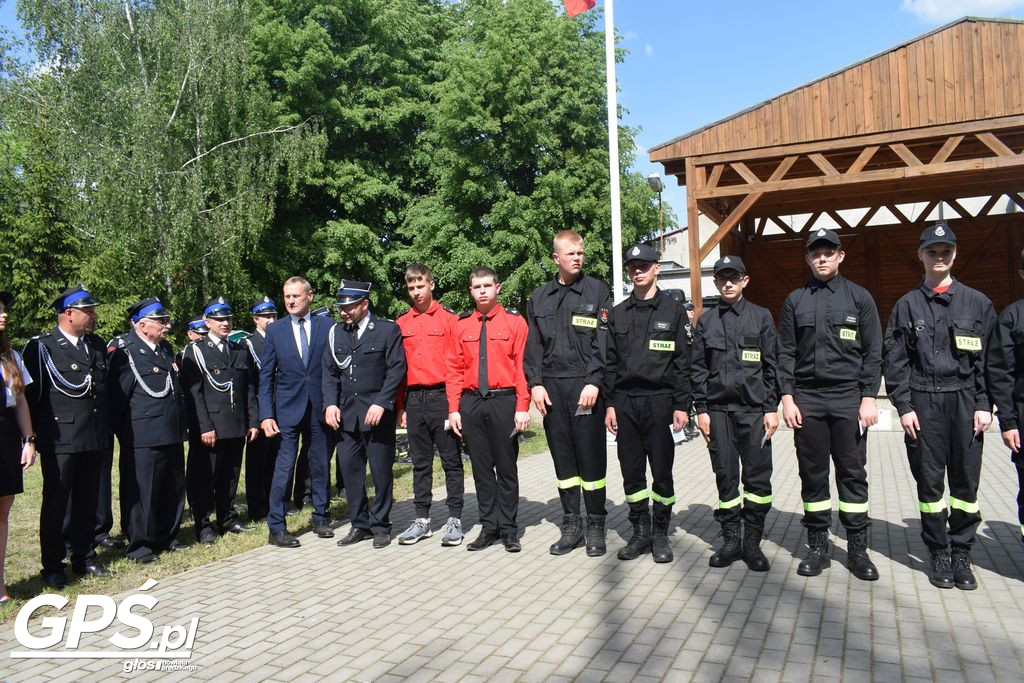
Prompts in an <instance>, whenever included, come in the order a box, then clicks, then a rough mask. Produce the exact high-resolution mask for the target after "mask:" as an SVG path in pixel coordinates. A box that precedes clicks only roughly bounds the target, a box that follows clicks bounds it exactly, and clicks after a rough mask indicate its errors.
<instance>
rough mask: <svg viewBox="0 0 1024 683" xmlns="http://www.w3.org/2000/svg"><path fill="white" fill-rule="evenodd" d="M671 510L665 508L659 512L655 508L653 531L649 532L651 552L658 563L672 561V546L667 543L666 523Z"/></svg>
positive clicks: (670, 516)
mask: <svg viewBox="0 0 1024 683" xmlns="http://www.w3.org/2000/svg"><path fill="white" fill-rule="evenodd" d="M671 518H672V511H671V510H668V509H665V510H664V511H663V512H661V514H659V510H657V509H655V513H654V531H653V533H652V534H651V554H652V555H654V561H655V562H658V563H662V562H671V561H672V547H671V546H670V545H669V544H668V523H669V520H670V519H671Z"/></svg>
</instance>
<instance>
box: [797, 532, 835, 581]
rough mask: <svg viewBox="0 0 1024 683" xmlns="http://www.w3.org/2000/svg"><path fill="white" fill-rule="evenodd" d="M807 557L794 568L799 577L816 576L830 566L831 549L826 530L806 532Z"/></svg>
mask: <svg viewBox="0 0 1024 683" xmlns="http://www.w3.org/2000/svg"><path fill="white" fill-rule="evenodd" d="M807 546H808V548H809V550H808V551H807V557H806V558H804V561H803V562H801V563H800V566H798V567H797V568H796V573H797V574H799V575H800V576H817V575H818V574H820V573H821V570H822V569H828V568H829V566H831V565H832V557H831V555H832V548H831V547H830V546H829V543H828V529H808V530H807Z"/></svg>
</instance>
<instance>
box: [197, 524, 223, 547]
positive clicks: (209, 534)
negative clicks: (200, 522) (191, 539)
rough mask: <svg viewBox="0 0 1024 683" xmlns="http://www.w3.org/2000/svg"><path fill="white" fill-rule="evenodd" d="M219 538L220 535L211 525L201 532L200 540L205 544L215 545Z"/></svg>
mask: <svg viewBox="0 0 1024 683" xmlns="http://www.w3.org/2000/svg"><path fill="white" fill-rule="evenodd" d="M218 538H220V535H218V534H217V532H216V531H214V530H213V529H212V528H210V527H206V528H205V529H203V530H202V531H200V532H199V542H200V543H202V544H203V545H213V544H214V543H216V542H217V539H218Z"/></svg>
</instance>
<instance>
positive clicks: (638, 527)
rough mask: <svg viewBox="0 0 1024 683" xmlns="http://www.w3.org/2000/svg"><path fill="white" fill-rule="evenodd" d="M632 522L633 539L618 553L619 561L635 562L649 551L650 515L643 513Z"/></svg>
mask: <svg viewBox="0 0 1024 683" xmlns="http://www.w3.org/2000/svg"><path fill="white" fill-rule="evenodd" d="M632 521H633V537H632V538H631V539H629V543H627V544H626V547H624V548H622V549H620V550H619V552H618V557H619V559H620V560H635V559H636V558H638V557H640V556H641V555H643V554H644V553H647V552H650V550H651V513H649V512H645V513H644V514H643V516H642V517H638V518H637V519H634V520H632Z"/></svg>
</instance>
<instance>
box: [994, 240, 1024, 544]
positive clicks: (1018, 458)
mask: <svg viewBox="0 0 1024 683" xmlns="http://www.w3.org/2000/svg"><path fill="white" fill-rule="evenodd" d="M1018 274H1019V275H1020V276H1021V277H1022V278H1024V253H1022V254H1021V262H1020V271H1019V273H1018ZM985 356H986V358H985V363H986V375H987V378H988V387H989V393H990V394H991V395H992V401H993V403H995V405H996V408H997V409H998V411H999V412H998V413H997V415H998V416H999V430H1000V431H1001V432H1002V433H1003V440H1004V441H1006V442H1007V443H1008V444H1012V445H1010V458H1011V459H1012V460H1013V464H1014V465H1016V467H1017V521H1018V522H1019V523H1020V533H1021V541H1022V542H1024V453H1021V449H1020V432H1021V426H1022V425H1024V299H1018V300H1017V301H1015V302H1013V303H1012V304H1010V305H1009V306H1007V307H1006V309H1005V310H1004V311H1003V312H1002V313H1001V314H999V320H998V322H997V323H996V326H995V327H994V328H993V330H992V337H991V341H990V342H989V344H988V348H987V349H986V352H985Z"/></svg>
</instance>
